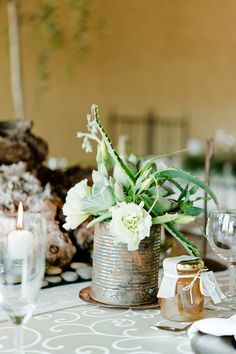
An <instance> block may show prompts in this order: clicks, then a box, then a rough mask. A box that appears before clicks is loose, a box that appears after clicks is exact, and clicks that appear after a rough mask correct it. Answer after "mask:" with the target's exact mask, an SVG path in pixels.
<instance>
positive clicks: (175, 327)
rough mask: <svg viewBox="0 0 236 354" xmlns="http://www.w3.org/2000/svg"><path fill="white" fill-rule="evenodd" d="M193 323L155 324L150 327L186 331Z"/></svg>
mask: <svg viewBox="0 0 236 354" xmlns="http://www.w3.org/2000/svg"><path fill="white" fill-rule="evenodd" d="M191 325H192V323H188V324H186V325H185V326H181V327H180V326H175V325H174V324H173V325H155V326H150V328H152V329H155V330H158V329H162V330H164V331H171V332H184V331H186V330H187V329H188V328H189V327H190V326H191Z"/></svg>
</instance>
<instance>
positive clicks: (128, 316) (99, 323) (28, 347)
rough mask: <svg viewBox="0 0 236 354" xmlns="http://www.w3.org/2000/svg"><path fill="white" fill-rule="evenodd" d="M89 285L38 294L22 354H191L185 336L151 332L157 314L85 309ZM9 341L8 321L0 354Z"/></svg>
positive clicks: (1, 327)
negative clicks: (84, 292) (82, 293)
mask: <svg viewBox="0 0 236 354" xmlns="http://www.w3.org/2000/svg"><path fill="white" fill-rule="evenodd" d="M225 274H227V273H225V272H224V274H223V275H219V276H217V278H218V279H219V283H220V284H221V285H224V283H225V282H226V281H227V276H226V275H225ZM87 285H88V283H82V284H81V283H80V284H73V285H69V286H68V285H64V286H61V287H57V288H54V289H45V290H43V291H41V294H40V296H41V298H40V299H39V304H40V306H39V308H38V310H37V311H38V312H43V313H41V314H36V315H34V316H33V318H32V319H31V320H30V321H29V322H28V324H27V326H25V329H24V336H25V343H24V349H25V353H27V354H33V353H37V354H53V353H58V354H73V353H75V354H109V353H111V354H118V353H124V354H131V353H132V354H154V353H155V354H176V353H178V354H179V353H181V354H191V353H193V352H192V350H191V345H190V341H189V338H188V337H187V335H186V334H185V333H183V332H181V333H173V332H169V331H163V330H154V329H152V328H150V326H153V325H156V324H158V323H161V322H163V321H164V320H163V318H162V317H161V315H160V311H159V310H157V309H149V310H136V309H135V310H133V309H115V308H105V307H101V306H98V305H90V304H86V303H84V302H82V301H81V300H80V299H79V297H78V293H79V291H80V289H81V288H83V287H85V286H87ZM68 298H70V301H68ZM45 299H47V301H46V300H45ZM63 299H65V300H66V299H67V301H63ZM45 301H46V302H47V304H46V305H45ZM50 303H51V305H50ZM53 303H54V304H53ZM57 303H58V305H56V304H57ZM52 304H53V305H52ZM62 304H64V307H67V308H64V307H63V305H62ZM59 307H60V308H61V309H58V308H59ZM12 336H13V325H12V324H11V323H10V322H9V321H3V322H1V323H0V353H11V348H12Z"/></svg>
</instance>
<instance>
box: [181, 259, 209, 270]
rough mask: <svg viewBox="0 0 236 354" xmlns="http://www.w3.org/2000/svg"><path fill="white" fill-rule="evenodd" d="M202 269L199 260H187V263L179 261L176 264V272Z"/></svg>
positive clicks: (202, 266) (202, 265)
mask: <svg viewBox="0 0 236 354" xmlns="http://www.w3.org/2000/svg"><path fill="white" fill-rule="evenodd" d="M203 268H204V262H203V260H202V259H201V258H197V259H193V260H188V261H181V262H179V263H178V264H177V270H181V271H182V270H185V271H187V270H198V269H203Z"/></svg>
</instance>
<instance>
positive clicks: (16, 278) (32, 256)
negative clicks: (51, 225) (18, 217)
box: [0, 214, 46, 354]
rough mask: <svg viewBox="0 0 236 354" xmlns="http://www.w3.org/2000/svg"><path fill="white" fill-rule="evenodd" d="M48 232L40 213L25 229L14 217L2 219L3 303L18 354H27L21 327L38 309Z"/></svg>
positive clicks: (0, 276) (0, 269) (0, 279)
mask: <svg viewBox="0 0 236 354" xmlns="http://www.w3.org/2000/svg"><path fill="white" fill-rule="evenodd" d="M22 226H23V225H22ZM45 229H46V228H45V222H44V219H42V217H41V216H40V215H39V214H28V215H27V216H26V217H25V222H24V227H19V225H16V221H15V218H14V219H13V218H6V217H1V218H0V297H1V299H0V302H1V305H2V307H3V309H4V310H5V312H6V313H7V315H8V317H9V318H10V320H11V322H12V323H13V324H14V325H15V333H14V341H13V343H14V349H13V353H15V354H24V350H23V326H22V325H23V324H25V323H26V322H27V321H28V319H29V318H30V317H31V315H32V313H33V311H34V309H35V302H36V297H37V295H38V293H39V290H40V288H41V284H42V277H43V274H44V269H45V239H46V237H45V236H46V232H45Z"/></svg>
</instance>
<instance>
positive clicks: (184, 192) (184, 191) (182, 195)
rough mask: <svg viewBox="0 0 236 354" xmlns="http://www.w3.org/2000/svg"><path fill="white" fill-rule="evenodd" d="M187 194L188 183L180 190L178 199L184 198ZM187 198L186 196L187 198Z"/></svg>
mask: <svg viewBox="0 0 236 354" xmlns="http://www.w3.org/2000/svg"><path fill="white" fill-rule="evenodd" d="M188 195H189V193H188V184H187V186H186V187H185V188H184V189H183V190H182V192H181V193H180V195H179V198H178V201H180V200H181V199H186V197H187V196H188ZM187 199H188V198H187Z"/></svg>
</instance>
